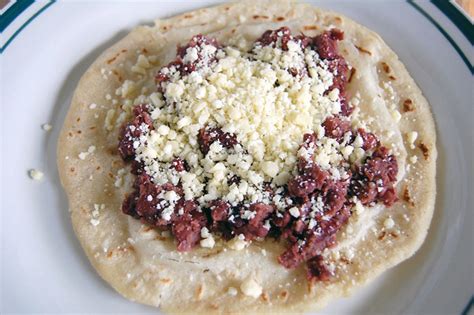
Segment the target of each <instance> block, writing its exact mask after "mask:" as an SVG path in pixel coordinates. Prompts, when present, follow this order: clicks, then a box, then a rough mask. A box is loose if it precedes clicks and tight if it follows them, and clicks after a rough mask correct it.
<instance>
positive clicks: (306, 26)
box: [303, 25, 318, 31]
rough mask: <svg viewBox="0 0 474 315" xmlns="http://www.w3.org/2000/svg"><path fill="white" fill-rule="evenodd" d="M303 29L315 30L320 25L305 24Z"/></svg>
mask: <svg viewBox="0 0 474 315" xmlns="http://www.w3.org/2000/svg"><path fill="white" fill-rule="evenodd" d="M303 29H304V30H305V31H314V30H317V29H318V26H317V25H305V26H303Z"/></svg>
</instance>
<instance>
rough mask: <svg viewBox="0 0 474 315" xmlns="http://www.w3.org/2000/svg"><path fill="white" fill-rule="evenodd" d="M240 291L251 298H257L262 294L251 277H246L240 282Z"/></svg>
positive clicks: (260, 288)
mask: <svg viewBox="0 0 474 315" xmlns="http://www.w3.org/2000/svg"><path fill="white" fill-rule="evenodd" d="M240 290H241V291H242V293H243V294H245V295H247V296H251V297H253V298H258V297H259V296H260V295H261V294H262V287H261V286H260V285H259V284H258V283H257V282H256V281H255V280H254V279H253V278H252V277H248V278H247V279H245V280H244V282H242V284H241V285H240Z"/></svg>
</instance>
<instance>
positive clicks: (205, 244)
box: [199, 235, 216, 248]
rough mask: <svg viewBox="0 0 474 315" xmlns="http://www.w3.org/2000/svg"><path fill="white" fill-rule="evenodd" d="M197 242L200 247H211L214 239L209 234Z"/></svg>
mask: <svg viewBox="0 0 474 315" xmlns="http://www.w3.org/2000/svg"><path fill="white" fill-rule="evenodd" d="M199 244H200V245H201V247H205V248H213V247H214V245H215V244H216V242H215V241H214V237H212V235H209V236H208V237H207V238H205V239H202V240H201V241H200V242H199Z"/></svg>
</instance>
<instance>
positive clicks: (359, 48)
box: [354, 45, 372, 56]
mask: <svg viewBox="0 0 474 315" xmlns="http://www.w3.org/2000/svg"><path fill="white" fill-rule="evenodd" d="M354 46H355V48H357V50H358V51H359V52H361V53H364V54H367V55H370V56H372V53H371V52H370V51H368V50H367V49H365V48H363V47H360V46H357V45H354Z"/></svg>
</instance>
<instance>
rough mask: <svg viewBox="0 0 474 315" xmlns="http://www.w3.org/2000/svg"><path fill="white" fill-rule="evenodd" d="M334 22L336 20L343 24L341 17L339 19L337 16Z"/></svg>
mask: <svg viewBox="0 0 474 315" xmlns="http://www.w3.org/2000/svg"><path fill="white" fill-rule="evenodd" d="M334 20H335V21H336V22H337V23H341V22H342V19H341V18H340V17H338V16H336V17H335V18H334Z"/></svg>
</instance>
